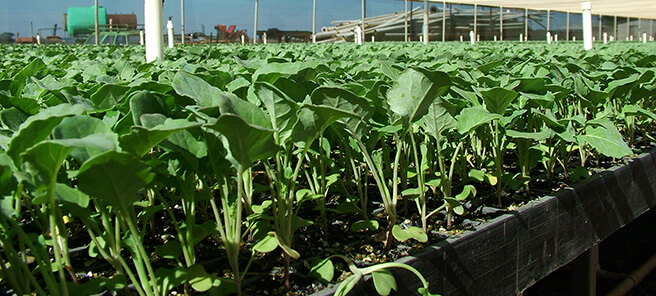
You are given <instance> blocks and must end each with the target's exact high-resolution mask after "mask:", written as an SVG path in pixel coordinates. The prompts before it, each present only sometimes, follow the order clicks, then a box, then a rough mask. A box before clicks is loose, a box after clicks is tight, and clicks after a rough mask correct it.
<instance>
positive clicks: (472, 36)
mask: <svg viewBox="0 0 656 296" xmlns="http://www.w3.org/2000/svg"><path fill="white" fill-rule="evenodd" d="M469 42H471V44H475V43H476V39H474V31H469Z"/></svg>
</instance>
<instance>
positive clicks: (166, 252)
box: [155, 240, 182, 260]
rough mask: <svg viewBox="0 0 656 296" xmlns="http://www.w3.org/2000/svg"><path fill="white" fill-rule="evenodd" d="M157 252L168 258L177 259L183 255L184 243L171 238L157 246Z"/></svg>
mask: <svg viewBox="0 0 656 296" xmlns="http://www.w3.org/2000/svg"><path fill="white" fill-rule="evenodd" d="M155 254H157V255H158V256H160V257H162V258H166V259H172V260H173V259H176V258H180V256H182V245H180V243H179V242H178V241H174V240H169V241H167V242H165V243H164V244H163V245H161V246H158V247H156V248H155Z"/></svg>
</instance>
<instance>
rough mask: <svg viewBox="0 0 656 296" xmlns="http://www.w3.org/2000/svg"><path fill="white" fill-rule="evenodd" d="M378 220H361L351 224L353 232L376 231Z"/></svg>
mask: <svg viewBox="0 0 656 296" xmlns="http://www.w3.org/2000/svg"><path fill="white" fill-rule="evenodd" d="M378 227H379V225H378V221H376V220H359V221H356V222H353V224H351V232H359V231H364V230H370V231H375V230H378Z"/></svg>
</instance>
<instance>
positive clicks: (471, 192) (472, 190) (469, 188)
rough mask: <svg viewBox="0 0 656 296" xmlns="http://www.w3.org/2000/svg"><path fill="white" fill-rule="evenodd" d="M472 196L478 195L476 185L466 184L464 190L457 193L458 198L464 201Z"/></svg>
mask: <svg viewBox="0 0 656 296" xmlns="http://www.w3.org/2000/svg"><path fill="white" fill-rule="evenodd" d="M470 196H471V197H474V196H476V187H474V186H473V185H465V187H464V188H463V189H462V192H460V193H459V194H458V195H456V200H458V201H463V200H465V199H467V198H469V197H470Z"/></svg>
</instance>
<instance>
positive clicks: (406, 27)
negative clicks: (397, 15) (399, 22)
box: [403, 0, 409, 42]
mask: <svg viewBox="0 0 656 296" xmlns="http://www.w3.org/2000/svg"><path fill="white" fill-rule="evenodd" d="M403 2H404V10H403V12H404V13H405V17H404V18H403V24H404V25H405V26H404V27H403V37H404V38H403V40H405V42H408V41H409V40H408V0H405V1H403Z"/></svg>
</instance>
